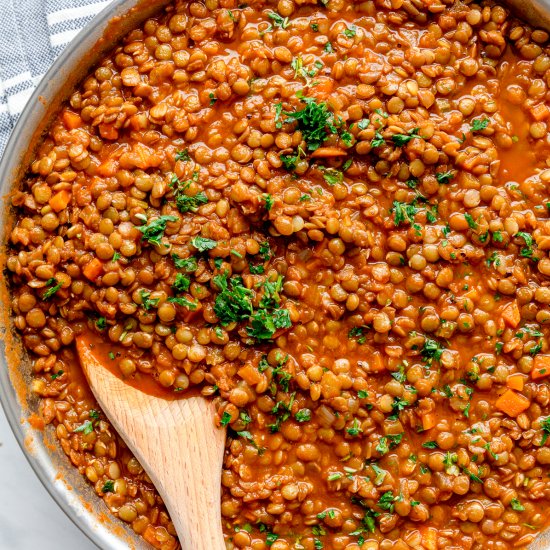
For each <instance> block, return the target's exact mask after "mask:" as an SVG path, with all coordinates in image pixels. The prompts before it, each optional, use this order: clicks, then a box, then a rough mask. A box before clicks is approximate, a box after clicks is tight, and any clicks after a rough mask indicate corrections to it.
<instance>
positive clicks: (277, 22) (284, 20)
mask: <svg viewBox="0 0 550 550" xmlns="http://www.w3.org/2000/svg"><path fill="white" fill-rule="evenodd" d="M267 16H268V17H269V19H271V21H273V26H275V27H279V28H280V29H286V28H288V26H289V25H290V20H289V18H288V17H283V16H282V15H279V14H278V13H277V12H274V11H272V12H270V13H268V14H267Z"/></svg>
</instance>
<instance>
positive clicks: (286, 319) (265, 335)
mask: <svg viewBox="0 0 550 550" xmlns="http://www.w3.org/2000/svg"><path fill="white" fill-rule="evenodd" d="M250 324H251V326H249V327H247V328H246V330H247V333H248V335H249V336H252V337H253V338H256V340H270V339H271V338H272V337H273V335H274V334H275V332H277V330H278V329H282V328H290V327H291V326H292V321H291V320H290V313H289V312H288V310H287V309H282V308H277V309H274V310H273V311H267V310H266V309H259V310H258V311H256V312H255V313H254V315H252V317H251V318H250Z"/></svg>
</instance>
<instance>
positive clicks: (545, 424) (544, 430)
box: [540, 416, 550, 446]
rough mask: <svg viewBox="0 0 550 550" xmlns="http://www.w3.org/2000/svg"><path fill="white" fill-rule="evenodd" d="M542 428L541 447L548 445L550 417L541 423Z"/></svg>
mask: <svg viewBox="0 0 550 550" xmlns="http://www.w3.org/2000/svg"><path fill="white" fill-rule="evenodd" d="M540 427H541V428H542V439H541V442H540V444H541V446H542V445H544V444H545V443H546V440H547V439H548V436H550V416H547V417H546V418H545V419H544V420H543V421H542V423H541V425H540Z"/></svg>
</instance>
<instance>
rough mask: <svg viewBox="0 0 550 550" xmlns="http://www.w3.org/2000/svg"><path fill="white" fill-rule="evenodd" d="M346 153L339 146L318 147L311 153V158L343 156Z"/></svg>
mask: <svg viewBox="0 0 550 550" xmlns="http://www.w3.org/2000/svg"><path fill="white" fill-rule="evenodd" d="M345 156H347V153H346V152H345V151H344V150H342V149H340V148H339V147H319V149H316V150H315V151H313V153H311V158H330V157H345Z"/></svg>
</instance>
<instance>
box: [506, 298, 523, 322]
mask: <svg viewBox="0 0 550 550" xmlns="http://www.w3.org/2000/svg"><path fill="white" fill-rule="evenodd" d="M502 318H503V319H504V321H505V322H506V323H507V324H508V325H509V326H511V327H512V328H516V327H517V326H518V325H519V322H520V321H521V316H520V314H519V306H518V302H517V300H514V301H513V302H510V303H509V304H507V305H506V306H505V307H504V309H503V310H502Z"/></svg>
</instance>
